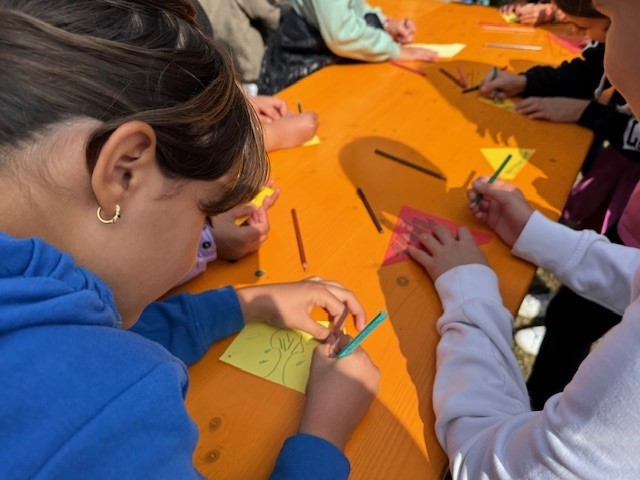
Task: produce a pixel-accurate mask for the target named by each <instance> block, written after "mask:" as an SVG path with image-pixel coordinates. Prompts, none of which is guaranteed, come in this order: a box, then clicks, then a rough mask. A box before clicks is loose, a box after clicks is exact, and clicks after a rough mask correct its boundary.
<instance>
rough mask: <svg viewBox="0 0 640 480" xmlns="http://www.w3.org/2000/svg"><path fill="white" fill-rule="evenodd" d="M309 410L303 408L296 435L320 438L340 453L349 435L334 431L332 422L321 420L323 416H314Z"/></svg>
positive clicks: (338, 430)
mask: <svg viewBox="0 0 640 480" xmlns="http://www.w3.org/2000/svg"><path fill="white" fill-rule="evenodd" d="M309 410H310V409H309V408H308V407H307V406H305V410H304V412H303V413H302V418H301V419H300V426H299V427H298V433H304V434H306V435H312V436H314V437H318V438H321V439H323V440H326V441H327V442H329V443H331V444H332V445H333V446H335V447H336V448H337V449H339V450H341V451H342V450H344V446H345V445H346V443H347V440H348V437H349V434H348V433H343V432H340V430H341V429H340V428H337V429H336V428H335V425H331V423H332V422H329V421H327V419H326V418H323V415H315V414H314V413H313V412H309Z"/></svg>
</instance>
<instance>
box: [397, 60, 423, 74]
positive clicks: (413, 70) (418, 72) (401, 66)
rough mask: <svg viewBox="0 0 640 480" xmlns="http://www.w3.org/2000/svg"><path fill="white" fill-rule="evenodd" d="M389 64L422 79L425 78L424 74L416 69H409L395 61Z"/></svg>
mask: <svg viewBox="0 0 640 480" xmlns="http://www.w3.org/2000/svg"><path fill="white" fill-rule="evenodd" d="M389 63H390V64H391V65H395V66H396V67H398V68H402V69H403V70H406V71H408V72H411V73H415V74H416V75H420V76H421V77H424V72H421V71H420V70H416V69H415V68H411V67H407V66H406V65H403V64H401V63H398V62H394V61H391V62H389Z"/></svg>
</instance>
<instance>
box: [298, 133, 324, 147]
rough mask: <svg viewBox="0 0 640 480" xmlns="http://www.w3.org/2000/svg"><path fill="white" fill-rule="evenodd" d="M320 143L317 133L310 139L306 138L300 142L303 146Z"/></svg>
mask: <svg viewBox="0 0 640 480" xmlns="http://www.w3.org/2000/svg"><path fill="white" fill-rule="evenodd" d="M319 143H320V137H318V135H314V136H313V138H312V139H310V140H307V141H306V142H304V143H303V144H302V146H303V147H309V146H311V145H318V144H319Z"/></svg>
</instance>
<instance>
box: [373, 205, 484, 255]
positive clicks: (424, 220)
mask: <svg viewBox="0 0 640 480" xmlns="http://www.w3.org/2000/svg"><path fill="white" fill-rule="evenodd" d="M436 225H442V226H444V227H445V228H446V229H447V230H449V231H450V232H451V233H452V234H453V235H457V234H458V228H459V227H460V225H458V224H457V223H454V222H451V221H449V220H445V219H444V218H439V217H436V216H434V215H429V214H428V213H425V212H421V211H420V210H416V209H415V208H411V207H408V206H406V205H404V206H402V208H401V209H400V214H399V215H398V221H397V222H396V226H395V228H394V229H393V233H392V234H391V240H390V241H389V247H388V248H387V252H386V253H385V255H384V259H383V261H382V265H391V264H393V263H397V262H402V261H405V260H409V255H408V254H407V253H406V250H407V247H408V246H409V245H413V246H414V247H418V248H422V249H424V247H423V246H422V244H421V243H420V241H419V240H418V236H419V235H421V234H423V233H431V232H432V230H433V228H434V227H435V226H436ZM471 234H472V235H473V239H474V240H475V241H476V243H477V244H478V245H483V244H485V243H489V242H490V241H491V239H492V238H493V237H492V236H491V235H489V234H488V233H483V232H478V231H475V230H472V231H471Z"/></svg>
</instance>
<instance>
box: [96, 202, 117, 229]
mask: <svg viewBox="0 0 640 480" xmlns="http://www.w3.org/2000/svg"><path fill="white" fill-rule="evenodd" d="M96 216H97V217H98V220H100V221H101V222H102V223H106V224H109V223H116V222H117V221H118V219H119V218H120V205H116V213H114V214H113V217H111V219H109V220H105V219H104V218H102V207H98V211H97V212H96Z"/></svg>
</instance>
